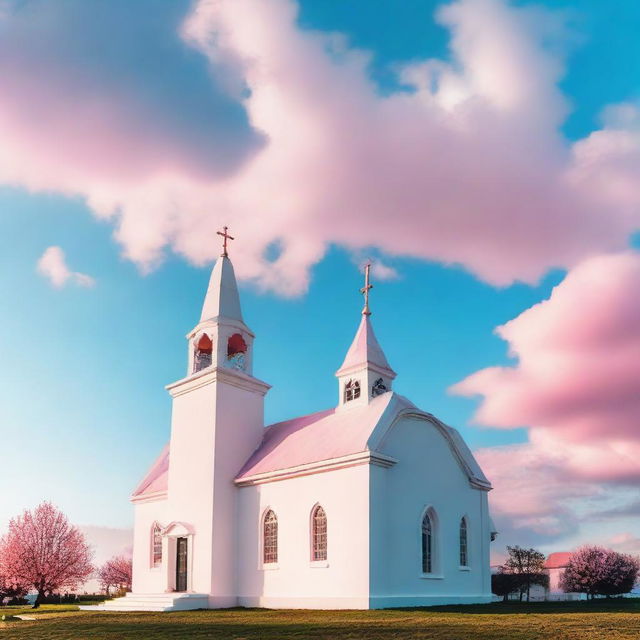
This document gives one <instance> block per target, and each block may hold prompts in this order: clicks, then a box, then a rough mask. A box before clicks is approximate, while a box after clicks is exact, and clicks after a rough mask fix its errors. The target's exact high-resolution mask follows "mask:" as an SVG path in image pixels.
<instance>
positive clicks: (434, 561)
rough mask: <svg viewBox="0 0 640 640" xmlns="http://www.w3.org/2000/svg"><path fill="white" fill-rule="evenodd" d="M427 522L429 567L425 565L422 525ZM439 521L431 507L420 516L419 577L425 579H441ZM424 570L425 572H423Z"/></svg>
mask: <svg viewBox="0 0 640 640" xmlns="http://www.w3.org/2000/svg"><path fill="white" fill-rule="evenodd" d="M427 520H428V522H429V525H430V540H429V542H430V544H429V565H428V566H427V565H425V547H424V533H425V532H424V525H425V522H426V521H427ZM439 531H440V521H439V519H438V514H437V512H436V510H435V509H434V507H433V506H431V505H428V506H426V507H425V508H424V509H423V510H422V513H421V515H420V520H419V523H418V542H419V545H418V548H419V551H420V572H421V573H420V577H421V578H426V579H437V580H439V579H442V578H443V575H442V574H441V571H440V540H439ZM425 569H426V570H425Z"/></svg>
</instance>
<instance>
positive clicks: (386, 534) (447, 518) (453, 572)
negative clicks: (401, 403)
mask: <svg viewBox="0 0 640 640" xmlns="http://www.w3.org/2000/svg"><path fill="white" fill-rule="evenodd" d="M381 451H382V453H385V454H387V455H389V456H392V457H393V458H396V459H397V460H398V463H397V464H396V465H394V466H392V467H390V468H388V469H384V468H380V467H372V473H371V549H372V554H371V576H372V580H371V606H372V607H389V606H418V605H424V604H444V603H454V602H487V601H490V600H491V582H490V575H489V540H490V532H489V528H490V527H489V517H488V508H487V494H486V492H484V491H481V490H478V489H474V488H472V487H471V486H470V485H469V482H468V479H467V476H466V474H465V473H464V472H463V470H462V469H461V467H460V465H459V464H458V462H457V460H456V458H455V457H454V455H453V453H452V451H451V449H450V447H449V444H448V442H447V441H446V439H445V438H444V436H443V435H442V434H441V432H440V431H439V430H438V428H437V427H436V426H435V425H433V424H432V423H431V422H428V421H426V420H422V419H418V418H402V419H401V420H399V421H398V422H397V423H396V424H395V426H393V427H392V428H391V430H390V432H389V434H388V435H387V437H386V438H385V440H384V442H383V444H382V446H381ZM429 506H430V507H432V508H433V509H434V510H435V512H436V514H437V521H438V522H437V529H436V543H435V547H436V551H435V552H436V566H435V568H434V571H433V576H431V577H424V576H423V575H422V567H421V529H420V525H421V518H422V515H423V513H424V511H425V509H426V508H427V507H429ZM464 515H466V516H467V518H468V548H469V569H468V570H463V569H461V568H460V566H459V525H460V519H461V518H462V516H464Z"/></svg>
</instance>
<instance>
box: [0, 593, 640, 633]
mask: <svg viewBox="0 0 640 640" xmlns="http://www.w3.org/2000/svg"><path fill="white" fill-rule="evenodd" d="M1 611H2V613H4V614H12V615H14V614H16V613H26V614H28V615H31V614H33V615H36V616H37V617H38V620H37V621H35V622H6V623H2V622H0V640H4V639H5V638H6V639H9V638H24V639H27V638H28V639H29V640H92V639H96V640H98V639H99V640H147V639H149V640H182V639H190V638H198V639H204V638H207V639H209V638H212V639H213V638H225V639H227V638H229V639H234V640H290V639H294V638H295V639H298V640H302V639H305V640H306V639H312V640H316V639H320V638H322V639H323V640H324V639H329V638H331V639H334V638H340V639H346V640H353V639H355V638H358V639H360V638H363V639H364V638H366V639H367V640H398V639H402V640H405V639H406V640H408V639H411V640H414V639H416V640H418V639H422V640H426V639H433V640H538V639H540V638H551V639H553V640H621V639H623V638H624V639H625V640H627V639H628V640H632V639H633V640H639V639H640V600H638V599H634V600H632V599H626V600H608V601H602V600H601V601H596V602H577V603H569V602H566V603H565V602H563V603H531V604H528V605H527V604H526V603H523V604H518V603H507V604H503V603H496V604H489V605H476V606H460V607H457V606H456V607H438V608H430V609H410V610H398V609H395V610H386V611H276V610H267V609H226V610H219V611H185V612H175V613H106V612H105V613H103V612H88V611H78V610H77V609H76V608H75V607H73V606H69V605H48V606H43V607H42V608H41V609H40V610H39V611H37V612H35V611H32V610H30V609H24V608H23V609H20V608H19V607H7V608H2V610H1Z"/></svg>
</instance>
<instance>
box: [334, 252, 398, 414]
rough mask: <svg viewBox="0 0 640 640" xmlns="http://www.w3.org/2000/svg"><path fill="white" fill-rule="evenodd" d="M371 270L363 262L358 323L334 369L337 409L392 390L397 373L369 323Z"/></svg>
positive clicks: (367, 400) (360, 403)
mask: <svg viewBox="0 0 640 640" xmlns="http://www.w3.org/2000/svg"><path fill="white" fill-rule="evenodd" d="M370 270H371V265H370V264H367V265H365V281H364V287H362V289H360V293H362V294H363V295H364V307H363V309H362V319H361V321H360V326H359V327H358V331H357V332H356V336H355V338H354V339H353V342H352V343H351V347H349V351H347V355H346V357H345V359H344V362H343V363H342V366H341V367H340V368H339V369H338V371H336V377H337V378H338V409H343V408H344V409H346V408H348V407H354V406H361V405H363V404H368V403H369V402H370V401H371V400H372V399H373V398H375V397H377V396H379V395H381V394H383V393H386V392H387V391H391V383H392V382H393V380H394V378H395V377H396V373H395V371H394V370H393V369H392V368H391V365H390V364H389V362H388V361H387V358H386V356H385V355H384V352H383V351H382V348H381V347H380V345H379V344H378V340H377V339H376V336H375V333H374V332H373V326H372V325H371V319H370V318H371V310H370V309H369V291H370V290H371V289H373V285H372V284H371V281H370Z"/></svg>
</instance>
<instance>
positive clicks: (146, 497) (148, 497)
mask: <svg viewBox="0 0 640 640" xmlns="http://www.w3.org/2000/svg"><path fill="white" fill-rule="evenodd" d="M167 497H168V492H167V491H154V492H153V493H142V494H140V495H139V496H129V501H130V502H135V503H137V504H139V503H141V502H157V501H159V500H166V499H167Z"/></svg>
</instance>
